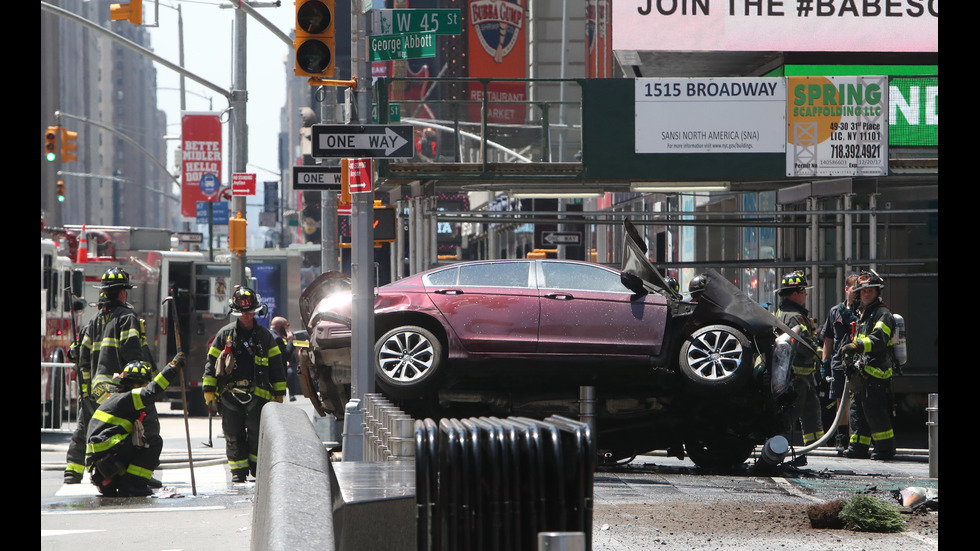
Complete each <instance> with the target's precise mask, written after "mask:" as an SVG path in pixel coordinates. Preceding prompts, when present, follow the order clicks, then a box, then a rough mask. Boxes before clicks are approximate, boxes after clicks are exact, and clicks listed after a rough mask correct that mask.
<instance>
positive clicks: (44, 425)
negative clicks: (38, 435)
mask: <svg viewBox="0 0 980 551" xmlns="http://www.w3.org/2000/svg"><path fill="white" fill-rule="evenodd" d="M78 396H79V393H78V384H77V380H76V378H75V364H72V363H60V362H41V430H44V431H58V432H67V433H71V432H72V431H74V430H75V425H76V424H77V423H78Z"/></svg>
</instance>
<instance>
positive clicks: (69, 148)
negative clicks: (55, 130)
mask: <svg viewBox="0 0 980 551" xmlns="http://www.w3.org/2000/svg"><path fill="white" fill-rule="evenodd" d="M77 138H78V132H72V131H71V130H68V129H67V128H62V129H61V162H63V163H70V162H72V161H75V160H78V157H77V156H76V153H77V152H78V144H77V143H76V142H75V140H76V139H77Z"/></svg>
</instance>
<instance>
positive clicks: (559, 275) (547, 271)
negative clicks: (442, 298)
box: [541, 262, 630, 293]
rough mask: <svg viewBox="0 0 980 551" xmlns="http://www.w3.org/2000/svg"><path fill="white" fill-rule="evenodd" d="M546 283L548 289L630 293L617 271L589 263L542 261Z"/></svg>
mask: <svg viewBox="0 0 980 551" xmlns="http://www.w3.org/2000/svg"><path fill="white" fill-rule="evenodd" d="M541 267H542V269H543V271H544V285H543V287H546V288H548V289H564V290H579V291H605V292H614V293H628V292H630V291H629V289H627V288H626V287H624V286H623V283H622V281H620V276H619V274H618V273H616V272H612V271H609V270H605V269H602V268H600V267H598V266H590V265H588V264H571V263H564V262H542V263H541Z"/></svg>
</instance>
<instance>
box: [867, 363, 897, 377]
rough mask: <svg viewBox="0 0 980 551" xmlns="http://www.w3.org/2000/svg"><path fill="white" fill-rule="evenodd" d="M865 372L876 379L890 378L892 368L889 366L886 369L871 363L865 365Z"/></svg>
mask: <svg viewBox="0 0 980 551" xmlns="http://www.w3.org/2000/svg"><path fill="white" fill-rule="evenodd" d="M864 372H865V373H867V374H868V375H871V376H872V377H874V378H876V379H889V378H891V376H892V368H890V367H889V368H888V369H886V370H884V371H882V370H880V369H878V368H877V367H872V366H870V365H866V366H864Z"/></svg>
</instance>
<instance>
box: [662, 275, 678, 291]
mask: <svg viewBox="0 0 980 551" xmlns="http://www.w3.org/2000/svg"><path fill="white" fill-rule="evenodd" d="M664 282H665V283H667V287H669V288H670V289H672V290H673V291H674V292H675V293H679V292H680V291H681V285H680V283H677V279H676V278H674V277H673V276H664Z"/></svg>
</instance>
